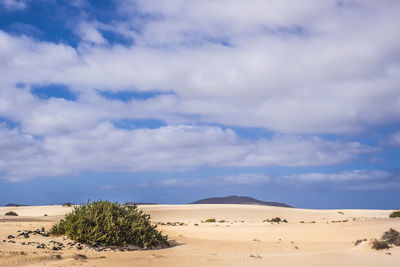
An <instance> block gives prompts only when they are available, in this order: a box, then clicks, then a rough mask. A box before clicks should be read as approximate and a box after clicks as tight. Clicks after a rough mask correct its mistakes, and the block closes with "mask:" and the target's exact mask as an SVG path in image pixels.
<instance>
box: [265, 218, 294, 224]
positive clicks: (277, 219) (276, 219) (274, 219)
mask: <svg viewBox="0 0 400 267" xmlns="http://www.w3.org/2000/svg"><path fill="white" fill-rule="evenodd" d="M263 222H273V223H280V222H284V223H287V222H288V221H287V220H286V219H283V220H282V219H281V218H279V217H275V218H272V219H265V220H264V221H263Z"/></svg>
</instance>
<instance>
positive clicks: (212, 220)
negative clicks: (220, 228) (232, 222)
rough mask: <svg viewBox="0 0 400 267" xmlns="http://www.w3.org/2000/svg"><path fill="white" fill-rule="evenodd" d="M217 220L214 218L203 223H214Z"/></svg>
mask: <svg viewBox="0 0 400 267" xmlns="http://www.w3.org/2000/svg"><path fill="white" fill-rule="evenodd" d="M216 221H217V220H216V219H215V218H209V219H207V220H205V221H204V222H206V223H215V222H216Z"/></svg>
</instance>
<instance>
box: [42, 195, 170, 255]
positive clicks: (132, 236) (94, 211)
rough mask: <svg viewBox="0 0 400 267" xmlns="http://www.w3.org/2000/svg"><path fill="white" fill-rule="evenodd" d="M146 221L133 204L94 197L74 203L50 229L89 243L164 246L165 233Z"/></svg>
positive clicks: (51, 231)
mask: <svg viewBox="0 0 400 267" xmlns="http://www.w3.org/2000/svg"><path fill="white" fill-rule="evenodd" d="M156 227H157V226H153V225H151V223H150V215H148V214H145V213H143V211H140V210H137V205H132V206H124V205H121V204H119V203H118V202H110V201H97V202H91V203H87V204H85V205H80V206H77V207H75V208H74V209H73V211H72V212H71V213H69V214H67V215H66V216H65V218H64V219H62V220H61V221H59V222H58V223H57V224H55V225H54V226H53V227H52V228H51V230H50V233H51V234H53V235H67V236H68V237H69V238H71V239H73V240H75V241H77V242H81V243H85V244H88V245H92V246H97V245H101V246H113V245H117V246H120V245H127V244H132V245H135V246H138V247H144V248H151V247H160V246H168V245H169V244H168V240H167V236H163V235H162V234H161V232H159V231H158V230H157V229H156Z"/></svg>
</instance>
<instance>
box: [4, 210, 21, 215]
mask: <svg viewBox="0 0 400 267" xmlns="http://www.w3.org/2000/svg"><path fill="white" fill-rule="evenodd" d="M4 215H6V216H18V214H17V213H16V212H14V211H9V212H7V213H6V214H4Z"/></svg>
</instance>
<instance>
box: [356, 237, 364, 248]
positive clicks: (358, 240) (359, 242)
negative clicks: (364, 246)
mask: <svg viewBox="0 0 400 267" xmlns="http://www.w3.org/2000/svg"><path fill="white" fill-rule="evenodd" d="M364 241H367V239H366V238H364V239H357V240H356V242H354V246H358V245H360V244H361V243H362V242H364Z"/></svg>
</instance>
